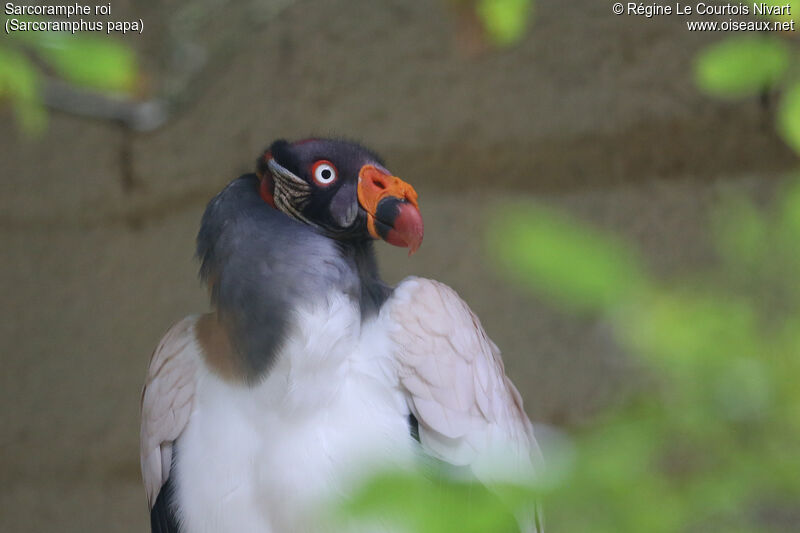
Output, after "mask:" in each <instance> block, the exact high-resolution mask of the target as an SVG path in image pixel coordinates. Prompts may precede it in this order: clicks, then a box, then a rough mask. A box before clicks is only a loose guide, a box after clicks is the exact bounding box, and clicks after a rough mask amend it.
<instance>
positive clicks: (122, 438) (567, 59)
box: [0, 0, 794, 532]
mask: <svg viewBox="0 0 800 533" xmlns="http://www.w3.org/2000/svg"><path fill="white" fill-rule="evenodd" d="M194 5H195V6H201V7H196V8H193V7H191V6H192V3H191V2H188V1H186V2H155V1H149V2H136V3H134V2H114V13H115V15H118V18H120V19H124V18H127V16H130V17H134V16H135V18H140V17H141V18H143V19H144V21H145V25H146V26H145V32H144V34H143V35H142V36H129V37H128V38H126V39H125V41H126V42H128V43H129V44H131V45H132V46H134V47H136V48H137V49H138V50H139V51H140V52H141V54H142V58H143V61H144V63H145V66H146V67H147V69H148V71H149V72H150V77H151V81H152V85H153V87H154V88H157V89H159V90H161V91H167V92H169V91H170V90H171V89H170V87H175V86H180V85H181V83H182V82H181V80H182V79H183V76H184V74H183V71H184V70H191V63H192V61H193V59H192V58H193V57H196V54H195V55H193V53H192V50H194V51H195V52H196V51H197V50H203V49H204V50H205V52H204V53H205V56H206V57H207V59H208V61H207V63H206V64H205V65H204V67H203V68H202V69H201V70H199V71H198V73H197V74H196V75H194V76H193V77H191V78H187V79H190V80H191V83H188V84H187V85H186V87H184V88H182V89H181V94H182V99H181V105H180V106H179V108H178V110H177V111H176V113H175V114H174V115H173V116H171V118H170V120H169V121H168V122H167V124H166V125H165V126H164V127H162V128H160V129H158V130H156V131H154V132H151V133H134V132H131V131H129V130H127V129H126V128H124V127H123V126H120V125H117V124H113V123H110V122H107V121H105V122H104V121H95V120H89V119H86V118H78V117H75V116H71V115H68V114H64V113H59V112H54V113H53V114H52V115H51V120H50V124H49V128H48V130H47V131H46V133H45V134H44V135H43V136H42V137H41V138H38V139H33V140H31V139H26V138H24V137H23V136H21V135H20V134H19V133H18V131H17V129H16V127H15V125H14V124H13V120H12V116H11V113H10V112H8V111H5V112H3V113H2V117H0V120H2V121H3V123H4V124H5V127H4V128H3V130H2V131H1V132H0V157H1V158H2V159H1V162H0V171H1V172H2V179H0V241H1V242H2V249H3V254H2V256H3V260H2V263H0V294H2V295H3V298H4V300H5V302H4V306H3V309H4V311H3V320H2V321H0V354H2V362H3V371H2V373H0V404H2V406H3V409H2V411H0V413H2V414H0V487H1V488H0V530H2V531H14V532H23V531H64V532H71V531H76V532H78V531H81V532H87V531H143V530H145V529H146V523H147V514H146V505H145V501H144V493H143V490H142V488H141V484H140V480H139V470H138V468H139V467H138V409H139V391H140V386H141V383H142V379H143V376H144V371H145V367H146V364H147V360H148V357H149V355H150V352H151V350H152V348H153V347H154V345H155V343H156V342H157V341H158V339H159V338H160V335H161V333H162V332H163V331H164V330H165V329H166V328H167V327H168V326H169V325H170V324H171V323H172V322H174V321H175V320H177V319H179V318H180V317H182V316H184V315H186V314H188V313H191V312H196V311H201V310H203V309H205V308H206V307H207V302H206V295H205V292H204V290H203V289H202V287H201V286H200V284H199V282H198V280H197V277H196V264H195V263H194V261H193V259H192V254H193V240H194V236H195V233H196V228H197V224H198V221H199V217H200V214H201V213H202V209H203V207H204V205H205V202H207V201H208V199H209V198H210V197H211V196H212V195H213V194H214V193H215V192H216V191H217V190H219V189H220V188H221V187H222V186H223V185H224V184H225V183H226V182H227V181H228V180H230V179H231V178H233V177H235V176H236V175H238V173H241V172H244V171H249V170H250V169H251V167H252V162H253V161H254V158H255V157H256V156H257V155H258V153H259V152H260V150H261V149H262V148H263V147H264V146H265V145H267V144H268V143H269V142H270V141H271V140H273V139H275V138H278V137H286V138H296V137H301V136H307V135H309V134H323V135H327V134H335V135H344V136H348V137H353V138H357V139H361V140H363V141H364V142H366V143H368V144H370V145H371V146H372V147H373V148H375V149H376V150H377V151H378V152H379V153H382V154H383V155H384V156H385V157H386V159H387V160H388V163H389V167H390V168H391V169H392V170H393V171H394V172H395V173H396V174H398V175H400V176H402V177H404V178H405V179H407V180H408V181H410V182H411V183H413V184H414V185H415V186H416V187H417V189H418V190H419V192H420V198H421V206H422V211H423V216H424V217H425V219H426V237H425V244H424V245H423V247H422V249H421V250H420V252H419V253H418V254H417V255H415V256H414V257H413V258H411V259H406V258H405V254H404V253H403V251H401V250H395V249H389V248H388V247H387V246H382V247H380V259H381V263H382V264H383V266H384V271H385V273H386V277H387V278H388V279H389V280H392V281H397V280H399V279H401V278H402V277H403V276H405V275H408V274H412V273H414V274H419V275H424V276H428V277H433V278H437V279H439V280H442V281H444V282H446V283H448V284H451V285H452V286H454V287H455V288H456V289H457V290H458V291H459V292H460V293H461V294H462V296H463V297H464V298H465V299H466V300H467V301H468V302H469V303H470V304H471V305H472V306H473V307H474V309H475V310H476V312H477V313H478V315H479V316H480V317H481V319H482V320H483V322H484V325H485V326H486V328H487V330H488V332H489V334H490V335H491V336H492V337H493V338H494V339H495V341H496V342H497V343H498V344H499V345H500V347H501V349H503V350H504V353H505V357H506V360H507V370H508V372H509V374H510V375H511V376H512V377H513V378H514V380H515V381H516V382H517V383H518V384H519V385H520V389H521V390H522V393H523V396H524V397H525V400H526V405H527V408H528V411H529V413H530V414H531V416H532V417H533V418H535V419H536V420H538V421H544V422H550V423H556V424H571V423H576V422H578V421H580V420H581V419H582V418H583V417H584V416H586V415H587V414H589V413H591V412H592V411H593V410H595V409H596V408H597V407H598V406H600V405H602V404H603V403H604V402H606V401H608V399H609V398H611V397H612V395H613V394H615V393H616V391H618V390H619V389H621V388H624V386H626V385H627V384H628V382H629V381H630V375H629V374H628V373H626V372H625V367H626V365H625V362H624V358H622V357H621V356H620V355H619V354H618V353H617V352H616V350H615V349H614V348H613V345H612V344H611V342H610V340H609V336H608V332H607V331H606V329H605V327H604V324H602V323H600V322H597V321H595V320H593V319H591V318H583V319H575V318H570V317H567V316H566V315H564V314H561V313H559V312H558V311H555V310H554V309H552V308H550V307H549V306H548V305H546V303H544V302H541V301H539V300H537V299H535V298H534V297H530V296H527V295H523V294H521V293H520V292H519V290H518V289H517V288H515V287H513V286H511V285H509V284H507V283H506V282H505V281H503V280H502V279H501V278H500V277H499V276H498V275H497V274H496V273H495V271H494V270H493V269H492V267H491V261H490V260H488V259H487V257H486V254H485V248H486V247H485V241H484V234H483V226H484V223H485V220H486V215H487V213H488V212H490V211H491V210H492V209H501V208H502V205H503V200H507V199H509V198H512V197H513V198H519V197H524V198H535V199H537V200H540V201H544V202H547V203H550V204H552V205H556V206H561V207H564V208H567V209H568V210H570V211H572V212H573V213H575V214H576V215H578V216H580V217H582V218H584V219H586V220H589V221H591V222H593V223H596V224H598V225H599V226H601V227H603V228H607V229H611V230H614V231H617V232H619V233H621V234H623V235H624V236H626V237H629V238H631V239H633V240H634V241H635V242H636V243H638V244H639V245H640V246H641V247H642V248H643V250H644V251H645V255H646V257H647V258H648V260H649V261H650V263H651V264H652V265H653V267H654V268H655V269H656V270H657V271H658V272H661V273H665V274H668V273H671V272H676V271H680V270H684V269H687V268H691V267H692V266H693V265H696V264H698V263H702V262H705V261H708V260H709V258H710V256H711V254H710V251H709V249H708V245H707V241H706V238H705V233H704V230H703V228H704V227H705V224H706V218H707V215H708V209H709V207H710V206H711V205H712V204H713V202H714V200H715V199H716V198H717V197H718V196H719V195H720V193H721V192H723V191H726V190H729V189H737V190H740V189H741V190H745V191H747V192H748V193H751V194H754V195H764V194H766V193H768V192H769V191H770V190H771V189H772V188H773V186H774V184H775V183H777V181H778V179H779V176H780V174H781V173H782V171H784V170H786V169H788V168H790V167H791V166H792V165H793V164H794V159H793V157H792V156H791V155H790V154H789V152H788V150H786V149H785V148H784V147H783V145H782V144H781V143H780V141H778V140H777V139H776V137H775V135H774V134H773V127H772V124H771V119H770V117H771V116H772V110H771V109H769V105H767V106H764V105H762V104H761V103H760V102H759V101H755V100H753V101H743V102H736V103H725V102H720V101H716V100H712V99H710V98H707V97H705V96H703V95H701V94H700V93H699V92H698V91H697V90H696V89H695V88H694V86H693V83H692V81H691V76H690V73H691V62H692V59H693V57H694V56H695V54H696V52H697V51H698V50H699V49H701V48H702V47H703V46H704V45H705V44H707V43H710V42H713V41H715V40H717V39H719V38H720V37H721V35H720V34H702V33H689V32H687V31H685V29H684V25H683V22H682V21H681V20H680V19H677V18H674V17H661V18H654V19H649V20H647V19H643V18H637V19H631V18H628V17H616V16H614V15H613V14H612V13H611V10H610V7H609V6H608V5H606V3H604V2H596V1H592V0H580V1H574V2H569V3H567V2H560V1H557V0H549V1H539V2H538V3H537V10H536V12H537V15H536V19H535V24H534V26H533V28H532V30H531V32H530V34H529V36H528V37H526V38H525V39H524V40H523V41H522V42H521V43H519V44H518V45H516V46H514V47H511V48H509V49H504V50H500V51H495V52H491V53H485V54H483V55H478V56H471V55H468V54H465V53H464V52H463V49H462V48H461V47H460V46H459V44H458V43H459V42H460V41H459V37H458V36H459V35H461V37H463V34H459V33H458V28H459V26H458V24H457V22H456V21H457V20H458V19H457V17H454V16H453V14H452V13H450V12H448V11H447V9H446V7H445V6H446V4H445V3H438V2H433V3H431V2H424V1H420V0H416V1H406V0H394V1H390V0H381V1H374V0H373V1H370V0H347V1H341V2H332V1H331V2H324V1H314V0H297V1H283V2H274V1H273V2H272V3H268V2H264V3H258V2H252V3H249V2H241V3H240V2H232V1H228V2H226V1H224V0H220V1H217V2H209V1H206V2H197V3H195V4H194ZM273 8H274V9H273ZM190 9H200V10H202V9H205V11H204V12H203V13H202V15H203V16H202V17H200V16H198V17H196V18H195V19H191V20H199V22H194V23H192V24H189V23H185V24H184V26H185V27H186V28H189V29H186V28H184V29H182V30H180V29H178V30H176V29H175V28H176V27H178V28H181V27H183V26H180V25H179V24H177V23H175V20H179V21H180V20H190V19H185V17H187V16H188V15H187V13H190V14H191V12H190V11H188V10H190ZM181 17H184V19H181ZM171 21H172V22H171ZM187 49H188V50H189V51H188V52H187Z"/></svg>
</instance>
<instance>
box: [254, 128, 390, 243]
mask: <svg viewBox="0 0 800 533" xmlns="http://www.w3.org/2000/svg"><path fill="white" fill-rule="evenodd" d="M268 151H269V153H271V154H272V157H273V158H274V159H275V161H276V162H277V163H278V164H280V165H281V166H283V167H284V168H286V169H287V170H289V171H290V172H292V173H293V174H294V175H296V176H298V177H299V178H301V179H303V180H304V181H305V182H306V183H308V184H309V185H311V187H312V195H311V200H310V201H309V203H308V204H307V205H306V206H305V207H304V209H303V210H302V213H303V215H304V216H305V217H306V218H308V219H309V220H311V221H313V222H314V223H316V224H317V225H318V226H319V227H320V228H321V229H323V230H324V232H325V233H326V234H327V235H328V236H330V237H333V238H336V239H340V240H359V239H370V236H369V233H368V231H367V224H366V222H367V216H366V213H365V212H364V210H363V209H361V208H360V206H359V205H358V192H357V187H358V173H359V171H360V170H361V167H362V166H364V165H367V164H378V165H381V166H383V161H382V160H381V158H380V157H378V156H377V155H376V154H375V153H373V152H371V151H370V150H368V149H366V148H364V147H363V146H360V145H359V144H356V143H352V142H347V141H331V140H326V139H311V140H307V141H300V142H299V143H294V144H289V143H288V142H286V141H284V140H279V141H275V142H274V143H272V145H271V146H270V147H269V150H268ZM320 160H326V161H330V162H331V163H332V164H333V166H334V167H336V170H337V172H338V178H337V179H336V181H334V182H333V183H331V184H329V185H320V184H318V183H316V182H315V180H314V177H313V176H312V173H311V172H312V167H313V165H314V163H316V162H317V161H320ZM266 171H267V172H269V170H266ZM353 209H355V212H356V218H355V219H354V220H353V221H352V222H350V223H347V222H348V220H347V219H348V216H347V214H348V212H349V211H350V212H351V211H352V210H353Z"/></svg>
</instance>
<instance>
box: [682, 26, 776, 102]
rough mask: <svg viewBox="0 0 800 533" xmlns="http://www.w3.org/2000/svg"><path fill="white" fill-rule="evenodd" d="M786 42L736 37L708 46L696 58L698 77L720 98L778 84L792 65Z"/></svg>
mask: <svg viewBox="0 0 800 533" xmlns="http://www.w3.org/2000/svg"><path fill="white" fill-rule="evenodd" d="M789 58H790V51H789V47H788V45H787V44H786V43H784V42H783V41H781V40H779V39H778V38H774V37H761V36H755V37H750V36H748V37H734V38H729V39H726V40H724V41H721V42H718V43H716V44H714V45H711V46H709V47H708V48H706V49H705V50H703V52H701V53H700V55H699V56H698V57H697V59H696V62H695V79H696V81H697V84H698V86H699V87H700V88H701V89H703V90H704V91H706V92H708V93H710V94H713V95H717V96H721V97H741V96H749V95H753V94H757V93H758V92H760V91H763V90H765V89H769V88H770V87H772V86H773V85H775V84H776V83H778V82H779V81H780V80H781V79H782V78H783V76H784V74H785V73H786V70H787V68H788V66H789Z"/></svg>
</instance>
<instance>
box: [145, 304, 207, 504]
mask: <svg viewBox="0 0 800 533" xmlns="http://www.w3.org/2000/svg"><path fill="white" fill-rule="evenodd" d="M198 318H199V316H198V315H194V316H189V317H186V318H184V319H183V320H181V321H180V322H178V323H177V324H175V325H174V326H172V328H170V330H169V331H168V332H167V334H166V335H164V338H163V339H161V342H160V343H159V344H158V347H157V348H156V350H155V352H153V357H152V358H151V360H150V367H149V369H148V372H147V380H146V381H145V385H144V389H143V390H142V428H141V435H140V438H141V440H140V446H141V447H140V453H141V456H140V459H141V466H142V478H143V480H144V486H145V490H146V491H147V502H148V504H149V505H150V507H151V508H152V506H153V504H154V503H155V501H156V497H157V496H158V493H159V491H160V490H161V487H162V485H164V483H165V482H166V481H167V478H168V477H169V471H170V467H171V465H172V444H173V442H174V441H175V440H176V439H177V438H178V436H180V434H181V433H182V432H183V429H184V428H185V427H186V424H187V423H188V421H189V416H190V415H191V412H192V407H193V405H194V393H195V386H196V381H197V370H198V368H199V365H200V364H201V358H200V356H199V351H198V347H197V343H196V341H195V333H194V325H195V323H196V322H197V319H198Z"/></svg>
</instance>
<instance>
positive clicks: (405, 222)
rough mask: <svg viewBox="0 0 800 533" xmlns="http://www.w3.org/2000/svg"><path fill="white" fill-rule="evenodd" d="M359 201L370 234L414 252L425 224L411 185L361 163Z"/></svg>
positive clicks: (419, 243)
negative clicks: (365, 214) (365, 213)
mask: <svg viewBox="0 0 800 533" xmlns="http://www.w3.org/2000/svg"><path fill="white" fill-rule="evenodd" d="M358 203H359V204H361V207H362V208H363V209H364V211H366V212H367V230H368V231H369V234H370V235H372V236H373V237H374V238H376V239H383V240H385V241H386V242H388V243H389V244H393V245H395V246H402V247H405V248H408V249H409V252H408V255H411V254H413V253H414V252H416V251H417V249H418V248H419V246H420V245H421V244H422V236H423V233H424V225H423V224H422V215H421V214H420V212H419V205H418V204H417V192H416V191H415V190H414V188H413V187H412V186H411V185H409V184H408V183H406V182H404V181H403V180H401V179H400V178H398V177H395V176H392V175H391V174H389V173H387V172H385V171H383V170H381V169H379V168H378V167H376V166H374V165H364V166H363V167H361V170H360V171H359V173H358Z"/></svg>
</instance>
